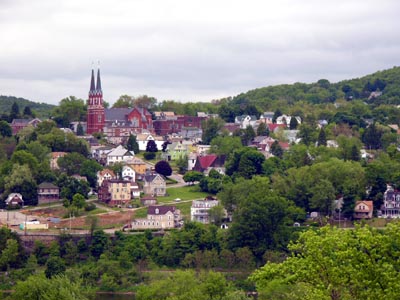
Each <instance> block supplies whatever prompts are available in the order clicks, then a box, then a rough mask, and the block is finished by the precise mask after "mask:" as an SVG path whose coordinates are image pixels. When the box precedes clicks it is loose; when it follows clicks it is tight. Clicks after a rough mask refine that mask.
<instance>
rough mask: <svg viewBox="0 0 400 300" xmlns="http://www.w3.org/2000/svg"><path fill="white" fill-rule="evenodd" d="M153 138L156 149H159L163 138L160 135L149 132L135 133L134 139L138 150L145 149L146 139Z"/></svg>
mask: <svg viewBox="0 0 400 300" xmlns="http://www.w3.org/2000/svg"><path fill="white" fill-rule="evenodd" d="M150 140H153V141H154V142H155V143H156V145H157V149H158V150H159V151H160V150H161V149H162V145H163V144H164V139H163V138H162V137H161V136H156V135H154V136H153V135H152V134H150V133H141V134H138V135H136V141H137V143H138V145H139V150H140V151H146V147H147V143H148V141H150Z"/></svg>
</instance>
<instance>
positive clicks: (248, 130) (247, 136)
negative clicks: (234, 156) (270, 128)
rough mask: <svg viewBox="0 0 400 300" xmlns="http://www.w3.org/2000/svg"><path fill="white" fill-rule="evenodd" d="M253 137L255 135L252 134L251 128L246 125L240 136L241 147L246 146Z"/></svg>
mask: <svg viewBox="0 0 400 300" xmlns="http://www.w3.org/2000/svg"><path fill="white" fill-rule="evenodd" d="M255 136H256V133H255V132H254V128H253V126H251V125H247V127H246V129H245V130H244V131H243V134H242V135H241V136H240V138H241V140H242V144H243V146H248V145H249V144H250V143H251V141H252V140H253V139H254V138H255Z"/></svg>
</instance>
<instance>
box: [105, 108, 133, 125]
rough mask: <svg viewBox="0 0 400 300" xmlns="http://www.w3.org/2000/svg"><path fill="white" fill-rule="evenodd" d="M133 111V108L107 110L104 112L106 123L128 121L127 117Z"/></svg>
mask: <svg viewBox="0 0 400 300" xmlns="http://www.w3.org/2000/svg"><path fill="white" fill-rule="evenodd" d="M131 111H132V108H127V107H118V108H107V109H105V110H104V113H105V117H106V121H112V122H114V121H126V116H127V115H128V114H129V113H130V112H131Z"/></svg>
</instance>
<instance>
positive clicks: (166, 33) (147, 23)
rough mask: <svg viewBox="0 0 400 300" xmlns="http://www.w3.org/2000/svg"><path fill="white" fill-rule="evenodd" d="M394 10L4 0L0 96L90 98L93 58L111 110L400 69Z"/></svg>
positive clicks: (343, 4) (344, 5)
mask: <svg viewBox="0 0 400 300" xmlns="http://www.w3.org/2000/svg"><path fill="white" fill-rule="evenodd" d="M398 11H400V3H398V2H396V1H394V0H387V1H376V0H366V1H358V0H338V1H329V2H327V1H316V0H308V1H296V0H283V1H261V0H253V1H248V2H247V3H245V2H244V1H236V0H231V1H228V0H220V1H211V0H204V1H196V2H194V1H179V0H163V1H161V0H158V1H157V0H154V1H139V0H137V1H128V0H119V1H115V2H111V1H108V0H97V1H94V0H93V1H92V0H90V1H80V0H70V1H67V0H61V1H51V0H38V1H27V0H15V1H10V0H0V43H1V45H3V46H2V51H1V52H0V66H1V68H0V94H5V95H15V96H21V97H26V98H29V99H33V100H35V101H43V102H49V103H54V104H55V103H58V101H59V100H61V99H62V98H64V97H66V96H69V95H75V96H77V97H80V98H86V97H87V92H88V86H89V75H90V68H91V62H92V61H95V62H97V60H100V61H101V70H102V78H103V89H104V95H105V98H106V99H107V100H109V101H111V102H114V101H115V100H116V99H117V98H118V97H119V95H121V94H131V95H140V94H148V95H152V96H155V97H156V98H158V99H159V100H160V101H161V100H164V99H175V100H180V101H199V100H202V101H206V100H211V99H216V98H220V97H224V96H232V95H236V94H238V93H240V92H245V91H247V90H249V89H253V88H257V87H262V86H266V85H271V84H279V83H292V82H296V81H301V82H312V81H315V80H318V79H320V78H327V79H329V80H330V81H332V82H334V81H338V80H343V79H348V78H351V77H359V76H362V75H365V74H368V73H371V72H374V71H377V70H380V69H385V68H390V67H392V66H393V65H396V64H398V63H397V57H398V53H399V50H400V36H399V35H400V34H399V33H398V30H397V28H398V27H399V20H398V16H397V15H396V14H397V12H398ZM95 65H96V64H95Z"/></svg>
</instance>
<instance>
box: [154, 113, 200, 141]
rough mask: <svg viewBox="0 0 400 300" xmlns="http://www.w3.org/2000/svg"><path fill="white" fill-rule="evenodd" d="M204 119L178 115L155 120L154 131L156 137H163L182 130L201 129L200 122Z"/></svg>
mask: <svg viewBox="0 0 400 300" xmlns="http://www.w3.org/2000/svg"><path fill="white" fill-rule="evenodd" d="M205 119H206V117H194V116H184V115H179V116H175V117H174V118H165V119H162V118H160V119H158V120H155V121H154V122H153V123H154V131H155V133H156V134H157V135H161V136H165V135H168V134H172V133H180V132H181V131H182V129H184V128H191V127H192V128H193V127H194V128H201V122H203V120H205Z"/></svg>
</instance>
